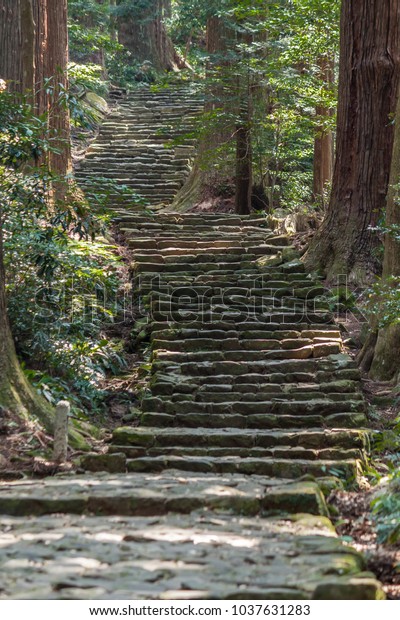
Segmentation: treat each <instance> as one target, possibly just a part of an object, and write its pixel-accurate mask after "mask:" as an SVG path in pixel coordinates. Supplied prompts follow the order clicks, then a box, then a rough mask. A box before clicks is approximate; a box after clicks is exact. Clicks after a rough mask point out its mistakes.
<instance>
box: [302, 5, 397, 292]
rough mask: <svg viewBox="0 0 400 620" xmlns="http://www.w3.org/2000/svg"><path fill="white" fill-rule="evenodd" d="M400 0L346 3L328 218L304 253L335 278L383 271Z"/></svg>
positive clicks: (361, 277) (358, 279) (314, 265)
mask: <svg viewBox="0 0 400 620" xmlns="http://www.w3.org/2000/svg"><path fill="white" fill-rule="evenodd" d="M399 25H400V0H348V1H346V2H343V3H342V13H341V44H340V50H341V51H340V70H339V107H338V127H337V152H336V161H335V167H334V175H333V185H332V195H331V199H330V202H329V206H328V210H327V214H326V217H325V220H324V222H323V224H322V226H321V228H320V229H319V231H318V233H317V234H316V236H315V238H314V240H313V242H312V243H311V246H310V249H309V251H308V253H307V255H306V257H305V261H306V264H307V265H308V266H309V268H311V269H314V270H315V269H319V270H320V271H322V272H323V273H324V274H325V275H326V276H327V278H328V280H331V281H332V280H333V279H334V278H335V277H336V276H337V275H339V274H340V275H341V274H347V275H348V276H349V280H350V281H353V282H356V283H363V282H365V281H367V280H368V279H369V277H370V276H371V275H372V274H374V273H377V272H378V271H379V261H378V259H377V257H376V255H375V252H374V251H375V249H376V247H377V244H378V239H377V235H376V233H375V232H374V231H373V230H372V228H374V227H375V226H376V225H377V223H378V221H379V218H380V216H381V214H382V211H383V209H384V206H385V197H386V194H387V187H388V181H389V173H390V161H391V153H392V146H393V134H394V131H393V125H392V124H391V122H390V121H391V116H392V115H393V113H394V112H395V107H396V93H397V84H398V81H399V66H400V65H399V46H400V32H399Z"/></svg>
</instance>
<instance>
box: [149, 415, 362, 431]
mask: <svg viewBox="0 0 400 620" xmlns="http://www.w3.org/2000/svg"><path fill="white" fill-rule="evenodd" d="M140 423H141V425H142V426H149V427H153V426H164V427H170V428H173V427H182V428H198V427H205V428H214V429H223V428H239V429H244V428H248V429H264V430H265V429H269V430H280V429H282V430H284V429H287V430H294V429H307V428H311V427H319V428H321V429H324V428H325V429H337V428H350V429H360V428H367V426H368V423H367V418H366V416H365V414H364V413H354V412H352V411H348V412H343V413H333V414H329V415H316V414H312V415H311V414H308V415H299V414H297V415H289V414H273V413H262V414H246V415H242V414H240V413H223V414H213V415H212V416H211V415H209V414H208V413H185V414H173V415H172V414H168V413H153V412H147V413H143V414H142V416H141V418H140Z"/></svg>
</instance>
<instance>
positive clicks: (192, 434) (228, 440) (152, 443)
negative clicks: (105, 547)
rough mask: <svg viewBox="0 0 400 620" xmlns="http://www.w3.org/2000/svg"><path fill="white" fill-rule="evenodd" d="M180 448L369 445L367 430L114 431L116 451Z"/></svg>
mask: <svg viewBox="0 0 400 620" xmlns="http://www.w3.org/2000/svg"><path fill="white" fill-rule="evenodd" d="M178 444H179V445H180V446H181V447H187V448H191V447H194V446H195V447H216V446H217V447H227V448H230V447H240V448H254V447H261V448H274V447H276V446H286V447H303V448H308V449H324V448H331V447H337V446H340V447H341V448H343V449H346V450H350V449H352V448H357V449H363V448H365V447H366V446H367V444H368V434H367V433H366V432H365V431H359V430H355V431H349V430H347V429H345V430H343V429H342V430H322V429H318V428H317V429H307V430H295V431H268V432H266V431H265V430H263V429H255V430H238V429H229V428H227V429H224V430H223V431H218V430H211V429H209V428H197V429H196V428H195V429H181V428H165V429H164V428H143V427H137V428H131V427H120V428H117V429H115V430H114V431H113V435H112V445H113V447H114V452H115V451H118V448H119V447H121V446H130V447H144V448H154V447H158V448H163V447H171V446H176V445H178Z"/></svg>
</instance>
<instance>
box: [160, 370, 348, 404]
mask: <svg viewBox="0 0 400 620" xmlns="http://www.w3.org/2000/svg"><path fill="white" fill-rule="evenodd" d="M174 379H175V377H174ZM236 379H237V378H236ZM264 379H265V378H264ZM203 380H204V381H205V383H202V382H199V383H197V382H196V383H189V382H187V383H185V382H183V381H182V378H180V380H176V383H175V384H174V385H173V384H172V383H171V380H170V376H169V375H162V374H161V373H157V375H156V376H155V377H153V380H152V382H151V392H152V395H153V396H161V395H162V396H167V395H171V394H174V395H176V396H177V397H179V396H180V395H181V394H194V395H197V394H198V395H199V396H200V395H203V396H204V398H208V397H210V396H212V395H213V396H214V398H215V400H219V399H225V400H226V399H231V400H240V399H241V397H242V396H244V397H245V399H247V400H251V399H252V400H264V399H271V398H274V397H277V398H279V397H280V396H282V397H285V398H288V399H289V398H291V397H292V396H293V397H298V398H299V399H300V398H302V397H303V394H307V397H308V398H309V397H310V395H311V394H312V395H313V398H314V397H315V396H318V395H321V397H323V396H325V395H331V394H336V393H339V394H353V395H358V394H359V393H360V392H359V390H360V387H359V384H358V383H357V382H356V381H349V380H342V381H340V380H336V381H330V382H327V383H312V382H310V383H301V382H299V383H287V382H284V383H268V382H266V381H265V380H264V381H261V382H258V379H257V376H256V378H254V376H249V377H248V378H246V377H245V378H244V380H245V381H246V383H239V382H238V381H235V377H225V376H224V377H217V378H215V379H214V381H213V380H212V379H210V381H209V382H207V380H206V379H205V378H203ZM224 381H227V383H224Z"/></svg>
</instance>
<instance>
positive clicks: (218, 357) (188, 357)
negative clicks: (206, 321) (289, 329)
mask: <svg viewBox="0 0 400 620" xmlns="http://www.w3.org/2000/svg"><path fill="white" fill-rule="evenodd" d="M171 316H173V314H171ZM174 318H175V317H174ZM295 344H296V345H297V346H299V348H296V349H295V348H294V347H291V348H290V347H287V348H285V349H279V348H272V349H268V348H266V347H265V348H264V349H261V348H260V349H258V350H256V351H253V350H245V349H242V350H239V351H231V350H228V351H227V350H225V351H216V350H214V351H209V350H207V351H194V352H193V351H185V352H177V351H165V350H162V349H159V350H156V351H153V355H152V360H153V361H154V360H161V361H171V362H176V363H182V364H183V363H193V362H218V361H220V362H242V361H246V362H259V361H263V360H269V359H273V360H305V359H310V358H322V357H326V356H327V355H332V354H335V353H340V351H341V348H342V345H341V343H338V342H332V343H329V342H325V343H322V344H320V343H316V344H305V345H304V346H301V343H300V342H298V343H295Z"/></svg>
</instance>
